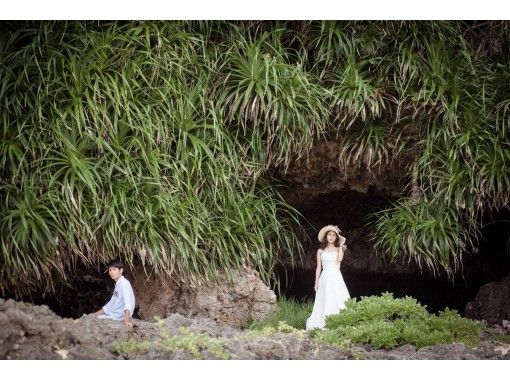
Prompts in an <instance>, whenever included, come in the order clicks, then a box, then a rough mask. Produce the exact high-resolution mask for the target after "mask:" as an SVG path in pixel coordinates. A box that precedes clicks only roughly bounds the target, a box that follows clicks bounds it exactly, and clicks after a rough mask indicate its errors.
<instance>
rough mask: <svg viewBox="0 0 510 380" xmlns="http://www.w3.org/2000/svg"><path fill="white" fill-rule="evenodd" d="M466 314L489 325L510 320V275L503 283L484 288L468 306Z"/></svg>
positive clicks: (495, 283)
mask: <svg viewBox="0 0 510 380" xmlns="http://www.w3.org/2000/svg"><path fill="white" fill-rule="evenodd" d="M465 314H466V316H467V317H470V318H474V319H483V320H485V321H487V323H489V324H500V323H502V322H503V321H504V320H510V275H508V276H507V277H506V278H504V279H503V280H501V281H497V282H489V283H488V284H485V285H484V286H482V287H481V288H480V290H479V291H478V294H477V295H476V297H475V299H474V300H473V301H472V302H469V303H468V304H467V305H466V311H465Z"/></svg>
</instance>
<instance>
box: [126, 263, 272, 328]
mask: <svg viewBox="0 0 510 380" xmlns="http://www.w3.org/2000/svg"><path fill="white" fill-rule="evenodd" d="M232 277H233V278H232V282H230V281H229V280H228V278H227V277H226V275H224V274H220V276H219V281H218V283H217V284H216V283H214V284H210V285H208V286H203V287H185V286H183V284H179V283H177V282H176V281H174V280H173V279H171V278H170V277H169V276H166V275H161V276H154V277H149V278H147V275H146V274H145V272H144V271H143V270H141V269H137V270H135V271H133V281H132V283H133V287H134V290H135V294H136V295H137V302H138V306H139V311H138V313H139V315H140V317H141V318H143V319H147V320H150V319H153V318H154V317H156V316H157V317H160V318H165V317H167V316H169V315H170V314H173V313H179V314H182V315H183V316H188V317H189V316H201V317H208V318H211V319H212V320H214V321H216V322H218V323H223V324H227V325H231V326H237V327H242V326H245V325H246V324H247V323H249V321H251V320H253V319H263V318H264V317H266V316H267V315H268V314H270V313H271V312H273V311H274V310H275V309H276V295H275V294H274V292H273V291H272V290H271V289H269V287H268V286H267V285H265V284H264V283H263V282H262V280H261V279H260V277H259V275H258V273H257V272H256V271H255V270H253V269H251V268H246V267H245V268H243V269H242V270H238V271H234V272H233V275H232ZM142 295H143V296H142Z"/></svg>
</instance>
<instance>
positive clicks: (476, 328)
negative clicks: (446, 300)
mask: <svg viewBox="0 0 510 380" xmlns="http://www.w3.org/2000/svg"><path fill="white" fill-rule="evenodd" d="M482 330H483V324H482V323H480V322H478V321H474V320H470V319H467V318H463V317H461V316H460V315H459V314H458V313H457V311H454V310H450V309H448V308H446V309H445V310H443V311H441V312H440V313H439V314H438V315H431V314H429V313H428V312H427V310H426V309H425V307H424V306H422V305H420V304H419V303H418V302H417V301H416V300H415V299H413V298H411V297H405V298H394V297H393V295H392V294H390V293H383V294H382V295H381V296H371V297H362V298H361V299H360V300H359V301H356V300H355V299H350V300H348V301H347V303H346V309H344V310H342V311H341V312H340V313H339V314H336V315H330V316H327V317H326V330H322V331H320V330H314V331H313V335H314V336H315V337H316V338H317V339H319V340H322V341H325V342H327V343H329V344H333V345H338V346H342V347H343V346H346V345H349V344H370V345H372V346H374V347H376V348H392V347H395V346H400V345H404V344H411V345H414V346H415V347H417V348H421V347H424V346H430V345H434V344H443V343H452V342H463V343H465V344H468V345H476V344H477V343H478V342H479V338H480V333H481V332H482Z"/></svg>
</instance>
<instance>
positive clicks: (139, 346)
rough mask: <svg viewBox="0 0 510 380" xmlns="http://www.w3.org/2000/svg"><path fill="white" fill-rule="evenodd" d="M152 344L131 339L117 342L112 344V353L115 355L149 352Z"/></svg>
mask: <svg viewBox="0 0 510 380" xmlns="http://www.w3.org/2000/svg"><path fill="white" fill-rule="evenodd" d="M150 346H151V343H150V342H148V341H145V340H138V339H135V338H130V339H128V340H125V341H116V342H113V343H112V344H110V351H111V352H113V353H115V354H131V353H143V352H147V351H148V350H149V348H150Z"/></svg>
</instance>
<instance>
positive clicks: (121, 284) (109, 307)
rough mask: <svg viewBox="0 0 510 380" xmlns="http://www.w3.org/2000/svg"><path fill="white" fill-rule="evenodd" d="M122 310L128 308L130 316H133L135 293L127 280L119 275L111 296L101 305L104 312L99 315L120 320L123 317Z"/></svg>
mask: <svg viewBox="0 0 510 380" xmlns="http://www.w3.org/2000/svg"><path fill="white" fill-rule="evenodd" d="M124 310H129V313H130V316H133V312H134V311H135V294H134V293H133V288H132V287H131V283H130V282H129V280H127V279H126V278H125V277H124V276H121V277H120V278H119V281H117V282H116V283H115V290H114V291H113V295H112V298H111V299H110V301H108V303H107V304H106V305H104V306H103V311H104V314H103V315H100V316H99V317H100V318H108V319H115V320H117V321H121V320H123V319H124Z"/></svg>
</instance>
